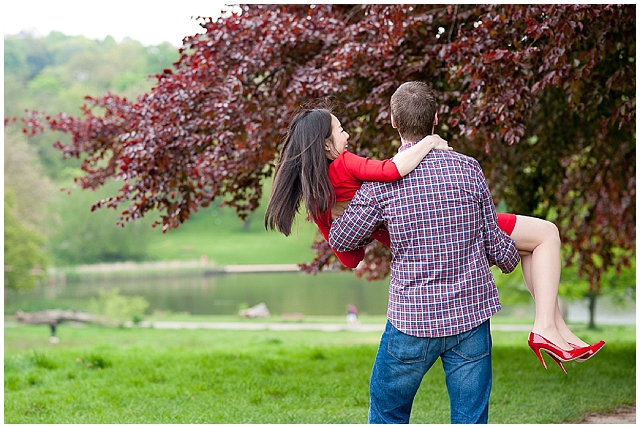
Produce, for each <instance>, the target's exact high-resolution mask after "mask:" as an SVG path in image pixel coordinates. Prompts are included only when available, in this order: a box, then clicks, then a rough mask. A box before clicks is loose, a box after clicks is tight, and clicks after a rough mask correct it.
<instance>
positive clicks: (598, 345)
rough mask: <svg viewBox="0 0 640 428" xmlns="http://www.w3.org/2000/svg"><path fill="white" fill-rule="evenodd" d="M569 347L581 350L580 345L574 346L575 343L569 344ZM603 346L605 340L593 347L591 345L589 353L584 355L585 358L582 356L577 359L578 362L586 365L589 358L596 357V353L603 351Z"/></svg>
mask: <svg viewBox="0 0 640 428" xmlns="http://www.w3.org/2000/svg"><path fill="white" fill-rule="evenodd" d="M569 345H571V347H572V348H573V349H577V348H580V347H579V346H578V345H574V344H573V343H569ZM603 346H604V340H601V341H599V342H596V343H594V344H593V345H589V346H588V348H589V352H587V353H586V354H584V355H583V356H581V357H579V358H576V361H577V362H579V363H584V362H585V361H587V360H588V359H589V358H591V357H593V356H594V355H596V352H598V351H599V350H600V349H602V347H603Z"/></svg>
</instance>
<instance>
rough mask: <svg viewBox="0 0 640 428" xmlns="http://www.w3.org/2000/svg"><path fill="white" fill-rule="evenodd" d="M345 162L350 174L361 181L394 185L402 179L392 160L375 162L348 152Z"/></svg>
mask: <svg viewBox="0 0 640 428" xmlns="http://www.w3.org/2000/svg"><path fill="white" fill-rule="evenodd" d="M344 160H345V166H346V167H347V168H348V170H349V172H350V173H351V174H352V175H353V176H354V177H355V178H357V179H358V180H360V181H382V182H385V183H393V182H394V181H398V180H400V179H401V178H402V175H400V173H399V172H398V167H397V166H396V164H395V163H394V162H393V160H391V159H385V160H375V159H369V158H365V157H361V156H358V155H355V154H353V153H351V152H346V153H345V159H344Z"/></svg>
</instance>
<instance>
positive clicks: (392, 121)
mask: <svg viewBox="0 0 640 428" xmlns="http://www.w3.org/2000/svg"><path fill="white" fill-rule="evenodd" d="M391 126H392V127H393V128H394V129H398V125H396V121H395V119H394V118H393V116H391Z"/></svg>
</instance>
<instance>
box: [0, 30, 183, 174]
mask: <svg viewBox="0 0 640 428" xmlns="http://www.w3.org/2000/svg"><path fill="white" fill-rule="evenodd" d="M4 46H5V50H4V71H5V75H4V88H5V93H4V105H5V116H6V117H17V118H19V117H22V116H23V115H24V112H25V110H30V109H39V110H40V109H43V110H50V111H65V112H67V113H69V114H76V113H78V112H79V111H80V110H79V105H81V104H82V102H83V100H84V98H85V96H87V95H100V94H102V93H104V92H106V91H108V92H113V93H117V94H119V95H121V96H123V97H126V98H131V99H133V98H135V97H137V96H138V95H139V94H141V93H144V92H146V91H148V90H149V89H150V88H151V86H152V85H153V81H152V80H150V79H149V78H147V77H148V76H149V75H153V74H156V73H159V72H161V71H162V70H163V69H164V68H166V67H170V66H171V64H172V63H173V62H174V61H176V60H177V59H178V57H179V53H178V50H177V48H176V47H173V46H171V45H170V44H168V43H163V44H160V45H158V46H143V45H142V44H141V43H140V42H137V41H135V40H131V39H126V40H124V41H123V42H121V43H117V42H116V41H115V40H114V39H113V37H106V38H105V39H104V40H103V41H99V40H92V39H87V38H85V37H83V36H67V35H65V34H63V33H61V32H57V31H53V32H51V33H50V34H49V35H48V36H46V37H40V36H35V35H33V34H30V33H28V32H23V33H20V34H18V35H12V36H5V44H4ZM62 140H63V141H65V142H66V143H70V142H71V140H70V139H69V140H68V141H67V140H66V138H65V137H63V138H62ZM55 141H56V139H55V138H54V137H53V136H52V135H43V136H38V137H35V138H32V139H30V140H29V144H30V145H31V146H33V147H36V148H37V154H38V156H39V157H40V160H41V162H42V164H43V166H44V169H45V172H46V174H47V175H48V176H49V177H50V178H52V179H62V180H64V179H69V178H70V177H72V174H71V173H70V171H72V170H75V169H77V168H78V167H79V165H80V164H79V162H73V161H71V162H66V163H64V164H63V163H62V157H61V156H60V153H59V151H57V150H55V149H54V148H53V143H54V142H55Z"/></svg>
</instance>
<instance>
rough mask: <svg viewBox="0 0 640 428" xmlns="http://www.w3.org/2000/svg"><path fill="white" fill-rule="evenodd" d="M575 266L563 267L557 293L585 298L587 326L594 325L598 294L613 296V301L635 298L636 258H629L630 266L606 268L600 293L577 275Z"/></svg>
mask: <svg viewBox="0 0 640 428" xmlns="http://www.w3.org/2000/svg"><path fill="white" fill-rule="evenodd" d="M577 270H578V269H577V267H576V266H571V267H569V268H565V269H564V270H563V271H562V276H561V278H560V288H559V290H558V294H559V295H560V296H564V297H565V298H567V299H568V300H578V299H587V301H588V305H589V322H588V327H589V328H590V329H593V328H595V327H596V322H595V316H596V305H597V302H598V298H599V297H600V295H606V296H610V297H612V298H613V301H614V302H619V303H622V302H628V301H634V300H635V299H636V259H635V257H634V258H632V259H631V262H630V267H628V268H626V267H625V268H622V269H619V270H616V269H615V268H613V267H611V268H609V269H607V270H606V271H605V272H604V273H603V274H602V277H601V279H600V293H595V292H593V291H592V290H591V289H590V287H589V281H587V280H586V279H584V278H580V277H579V276H578V272H577Z"/></svg>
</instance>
